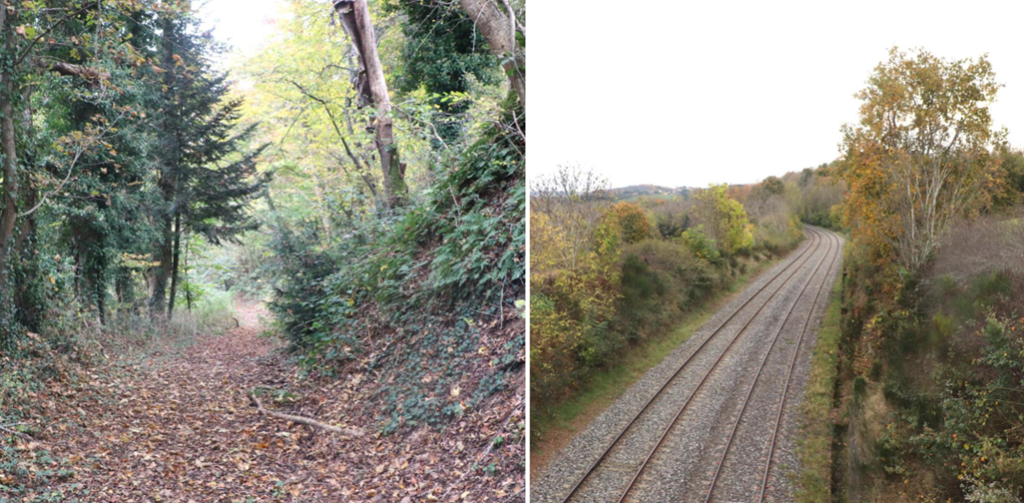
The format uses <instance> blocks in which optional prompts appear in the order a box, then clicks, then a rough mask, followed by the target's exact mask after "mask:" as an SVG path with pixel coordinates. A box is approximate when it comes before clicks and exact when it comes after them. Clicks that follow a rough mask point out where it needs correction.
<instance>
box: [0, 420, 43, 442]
mask: <svg viewBox="0 0 1024 503" xmlns="http://www.w3.org/2000/svg"><path fill="white" fill-rule="evenodd" d="M20 424H24V423H11V424H4V425H0V430H2V431H6V432H7V433H10V434H11V435H14V436H17V437H21V439H22V440H28V441H29V442H39V441H38V440H36V439H34V438H32V437H31V436H29V435H27V434H25V433H22V432H20V431H15V430H11V429H8V428H7V427H8V426H12V427H13V426H18V425H20Z"/></svg>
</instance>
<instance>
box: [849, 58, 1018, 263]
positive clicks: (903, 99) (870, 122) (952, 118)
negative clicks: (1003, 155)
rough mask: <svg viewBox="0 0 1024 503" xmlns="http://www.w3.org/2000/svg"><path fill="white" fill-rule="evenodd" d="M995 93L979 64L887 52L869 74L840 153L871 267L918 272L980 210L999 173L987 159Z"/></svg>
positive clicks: (985, 64) (996, 137)
mask: <svg viewBox="0 0 1024 503" xmlns="http://www.w3.org/2000/svg"><path fill="white" fill-rule="evenodd" d="M1000 87H1002V86H1001V85H1000V84H998V83H997V82H996V80H995V73H994V72H993V70H992V64H991V63H990V62H989V60H988V57H987V56H981V57H980V58H977V59H964V60H956V61H949V60H945V59H942V58H939V57H937V56H934V55H932V54H931V53H929V52H927V51H923V50H917V51H914V52H912V53H910V54H908V53H905V52H902V51H900V50H898V49H896V48H893V49H892V50H890V52H889V59H888V60H887V61H884V62H882V63H881V64H879V65H878V66H877V67H876V68H875V71H874V73H873V74H872V75H871V78H870V79H869V80H868V86H867V87H866V88H865V89H863V90H862V91H860V92H859V93H857V95H856V96H857V97H858V98H859V99H860V100H861V101H862V103H861V107H860V124H859V125H858V126H855V127H854V126H846V127H844V130H843V133H844V142H843V145H844V148H845V150H846V155H845V159H844V164H845V168H846V169H845V178H846V181H847V183H848V184H849V187H850V191H849V199H848V202H847V204H846V219H847V224H848V225H849V226H850V228H851V229H852V231H853V233H854V237H855V238H858V239H864V240H867V241H868V242H869V243H870V244H871V245H872V248H873V253H874V254H875V258H876V259H878V260H887V259H890V258H895V259H897V260H898V262H899V264H900V265H901V266H903V267H904V268H906V269H907V270H909V271H916V270H918V269H919V268H920V267H921V266H922V265H924V264H925V263H926V262H927V261H928V260H929V259H930V257H931V256H932V255H933V253H934V252H935V250H936V249H937V247H938V246H939V242H940V240H941V238H942V236H943V235H944V234H945V233H946V232H947V230H948V229H949V226H950V224H951V223H952V221H953V220H954V219H955V218H957V217H960V216H963V215H966V214H968V213H970V212H971V211H972V210H974V209H975V208H977V207H978V206H979V205H980V204H982V202H983V201H984V198H985V193H984V190H983V187H984V184H985V181H986V178H987V177H988V175H989V174H990V173H991V172H992V171H993V170H994V169H995V168H996V167H997V166H998V162H997V161H996V160H995V158H994V157H993V155H991V151H992V149H993V148H994V147H995V146H997V145H1000V144H1002V143H1003V142H1004V139H1005V132H1001V131H995V130H993V128H992V117H991V115H990V114H989V109H988V104H989V103H991V102H992V101H994V100H995V97H996V93H997V91H998V90H999V88H1000Z"/></svg>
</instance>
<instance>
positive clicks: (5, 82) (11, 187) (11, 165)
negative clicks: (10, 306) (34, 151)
mask: <svg viewBox="0 0 1024 503" xmlns="http://www.w3.org/2000/svg"><path fill="white" fill-rule="evenodd" d="M0 7H2V6H0ZM15 8H16V7H15V4H11V5H9V6H8V7H7V8H0V47H3V48H4V49H3V52H8V51H10V52H15V51H14V50H13V49H14V47H15V43H14V42H15V39H14V32H13V30H8V29H7V24H8V23H7V22H8V18H7V16H8V9H15ZM10 71H11V70H10V69H9V70H8V72H10ZM16 91H17V90H16V89H15V86H14V76H13V75H12V74H11V73H5V72H4V71H3V70H2V69H0V157H2V158H3V163H2V165H0V173H2V174H3V178H4V183H3V201H2V204H0V295H4V292H5V291H6V290H7V275H8V273H9V269H10V267H9V266H10V264H9V263H8V262H9V259H10V252H11V244H12V238H13V237H14V227H15V223H16V222H17V218H18V155H17V149H16V146H15V143H14V142H15V135H14V103H13V102H12V101H11V100H12V99H13V96H14V94H15V92H16Z"/></svg>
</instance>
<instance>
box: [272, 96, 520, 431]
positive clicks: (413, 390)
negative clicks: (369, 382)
mask: <svg viewBox="0 0 1024 503" xmlns="http://www.w3.org/2000/svg"><path fill="white" fill-rule="evenodd" d="M510 115H511V114H510ZM521 127H524V126H521ZM520 141H521V140H519V139H518V137H517V136H515V135H510V134H509V133H507V132H506V131H504V130H502V129H499V128H498V127H495V126H490V127H488V128H487V129H486V130H485V131H484V132H482V134H481V136H480V138H479V139H478V140H477V141H476V142H474V143H473V144H472V145H470V146H468V147H467V148H466V150H465V151H464V152H462V153H461V154H459V155H458V156H457V157H456V158H455V159H453V162H455V163H456V168H454V169H451V170H449V171H447V172H439V173H438V180H437V181H436V182H435V184H434V185H433V186H432V187H431V188H430V189H429V190H428V191H427V192H426V193H425V197H424V199H423V200H422V202H420V203H419V204H415V205H411V206H409V207H407V208H402V209H400V210H398V211H397V212H396V213H395V214H393V215H390V216H385V217H383V218H375V217H370V218H366V219H363V220H359V221H354V222H352V223H353V224H354V225H353V226H352V227H350V228H349V229H348V234H347V235H346V236H345V238H344V239H338V240H334V241H331V242H329V243H328V244H327V245H324V244H321V243H323V239H322V236H321V235H320V228H319V226H318V225H316V222H315V221H311V220H305V221H299V222H295V223H289V222H286V221H284V219H282V218H280V217H278V218H277V219H276V224H275V232H274V239H273V241H272V243H271V245H272V247H273V248H274V257H275V260H274V261H273V263H274V264H275V265H276V268H277V270H276V271H273V275H274V277H275V278H276V280H275V284H274V290H275V292H276V294H275V296H274V299H273V301H272V302H271V303H270V306H271V309H272V310H273V312H274V313H275V314H276V315H277V319H278V322H279V323H280V325H281V328H282V331H283V333H284V334H285V335H286V336H287V337H288V339H289V341H290V342H291V343H292V347H293V348H294V349H295V350H297V351H299V352H300V354H301V355H302V361H303V362H304V364H305V365H306V366H307V367H309V368H312V369H314V370H318V371H320V372H324V373H333V372H334V371H335V369H336V368H337V367H338V365H339V364H340V363H343V362H344V361H346V360H350V359H353V358H355V357H356V356H357V355H364V350H365V347H366V345H367V344H370V343H371V342H372V340H371V338H372V337H375V336H376V335H377V334H381V333H382V332H383V333H389V332H394V333H395V335H394V337H398V338H402V339H404V340H405V343H403V344H397V345H389V346H388V349H387V350H385V351H378V352H375V353H374V354H372V355H368V357H369V363H368V370H370V371H373V372H380V373H382V374H384V375H389V376H393V378H392V379H393V382H392V383H391V384H390V385H388V386H385V387H382V389H381V392H380V395H379V397H378V398H379V399H380V400H381V402H382V403H383V406H382V407H381V408H380V409H379V411H378V412H379V415H378V417H379V419H380V421H381V424H382V429H383V431H385V432H391V431H394V430H396V429H398V428H401V427H403V426H414V425H417V424H421V423H425V424H432V425H439V424H441V423H442V422H443V421H445V420H448V419H450V418H453V417H458V416H460V415H461V414H462V413H463V411H464V409H465V408H466V407H474V406H475V405H476V404H477V403H479V402H480V401H481V400H483V399H484V398H486V397H487V396H490V395H491V394H493V393H494V392H496V391H498V390H500V389H501V387H502V386H503V383H504V379H503V378H504V375H505V372H507V371H508V370H510V369H512V368H515V367H516V366H517V365H518V363H519V358H518V357H517V356H516V355H518V354H520V353H521V352H522V351H523V350H524V348H525V339H524V337H523V334H520V335H519V336H518V337H516V338H515V339H513V341H512V342H511V343H509V344H506V345H505V346H504V347H503V348H502V352H501V353H500V354H496V355H493V358H494V360H493V367H492V368H493V371H492V373H491V374H489V375H488V376H486V377H484V378H483V379H482V380H481V381H480V384H479V387H478V388H477V389H476V390H474V394H473V395H472V396H470V397H468V398H467V397H462V398H459V397H453V396H452V395H451V394H450V393H449V390H450V387H451V386H453V385H454V383H457V382H459V380H460V379H461V378H462V377H463V374H462V369H461V366H460V365H459V364H458V362H459V361H460V360H462V359H465V358H467V357H468V356H470V355H473V354H474V353H475V352H476V351H477V349H478V344H477V343H478V340H479V337H480V334H481V327H480V326H478V325H477V324H476V323H475V322H474V321H473V320H476V319H478V318H479V316H480V313H481V312H482V313H483V314H484V315H486V316H495V315H496V314H497V312H498V311H497V307H498V306H499V305H500V306H501V307H502V308H503V309H508V308H512V309H514V301H515V300H516V299H517V298H519V297H521V296H522V295H523V292H524V289H525V288H524V287H525V263H526V261H525V256H524V251H525V250H524V246H523V243H524V241H525V225H524V222H525V208H526V207H525V187H524V176H523V173H524V165H523V160H522V157H521V155H520V154H519V152H520V151H521V149H522V148H523V145H522V144H521V143H519V142H520ZM339 264H340V265H342V266H340V267H339ZM438 369H442V370H440V371H439V370H438Z"/></svg>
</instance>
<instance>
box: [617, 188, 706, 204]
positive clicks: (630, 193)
mask: <svg viewBox="0 0 1024 503" xmlns="http://www.w3.org/2000/svg"><path fill="white" fill-rule="evenodd" d="M691 193H692V189H690V188H689V187H662V186H660V185H630V186H628V187H618V188H614V189H608V194H609V195H611V196H612V198H613V199H616V200H624V199H633V198H636V197H644V196H647V197H672V196H683V199H688V198H689V197H690V194H691Z"/></svg>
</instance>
